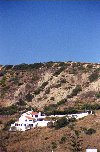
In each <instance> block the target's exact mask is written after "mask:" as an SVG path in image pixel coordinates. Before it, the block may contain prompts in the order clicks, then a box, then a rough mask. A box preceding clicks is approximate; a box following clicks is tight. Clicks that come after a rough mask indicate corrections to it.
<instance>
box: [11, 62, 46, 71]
mask: <svg viewBox="0 0 100 152" xmlns="http://www.w3.org/2000/svg"><path fill="white" fill-rule="evenodd" d="M43 65H44V64H43V63H34V64H25V63H22V64H19V65H15V66H14V67H13V69H14V70H26V69H33V68H34V69H38V68H40V67H42V66H43Z"/></svg>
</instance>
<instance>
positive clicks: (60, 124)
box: [54, 117, 69, 129]
mask: <svg viewBox="0 0 100 152" xmlns="http://www.w3.org/2000/svg"><path fill="white" fill-rule="evenodd" d="M68 124H69V121H68V119H67V118H66V117H62V118H60V119H58V120H57V121H56V122H55V123H54V126H55V129H60V128H62V127H65V126H67V125H68Z"/></svg>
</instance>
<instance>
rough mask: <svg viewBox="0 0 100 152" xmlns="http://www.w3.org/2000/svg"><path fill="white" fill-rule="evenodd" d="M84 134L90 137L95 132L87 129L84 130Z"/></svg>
mask: <svg viewBox="0 0 100 152" xmlns="http://www.w3.org/2000/svg"><path fill="white" fill-rule="evenodd" d="M85 133H86V134H87V135H92V134H94V133H96V130H95V129H93V128H89V129H86V131H85Z"/></svg>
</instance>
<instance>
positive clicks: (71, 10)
mask: <svg viewBox="0 0 100 152" xmlns="http://www.w3.org/2000/svg"><path fill="white" fill-rule="evenodd" d="M47 61H81V62H100V1H99V0H98V1H96V0H95V1H92V0H89V1H88V0H86V1H85V0H83V1H81V0H80V1H79V0H76V1H75V0H70V1H68V0H66V1H63V0H58V1H57V0H56V1H55V0H49V1H47V0H43V1H42V0H41V1H39V0H38V1H35V0H33V1H32V0H31V1H30V0H29V1H28V0H25V1H24V0H14V1H13V0H0V64H20V63H34V62H47Z"/></svg>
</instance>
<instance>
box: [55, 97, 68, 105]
mask: <svg viewBox="0 0 100 152" xmlns="http://www.w3.org/2000/svg"><path fill="white" fill-rule="evenodd" d="M66 102H67V99H62V100H61V101H59V102H57V105H58V106H59V105H62V104H65V103H66Z"/></svg>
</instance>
